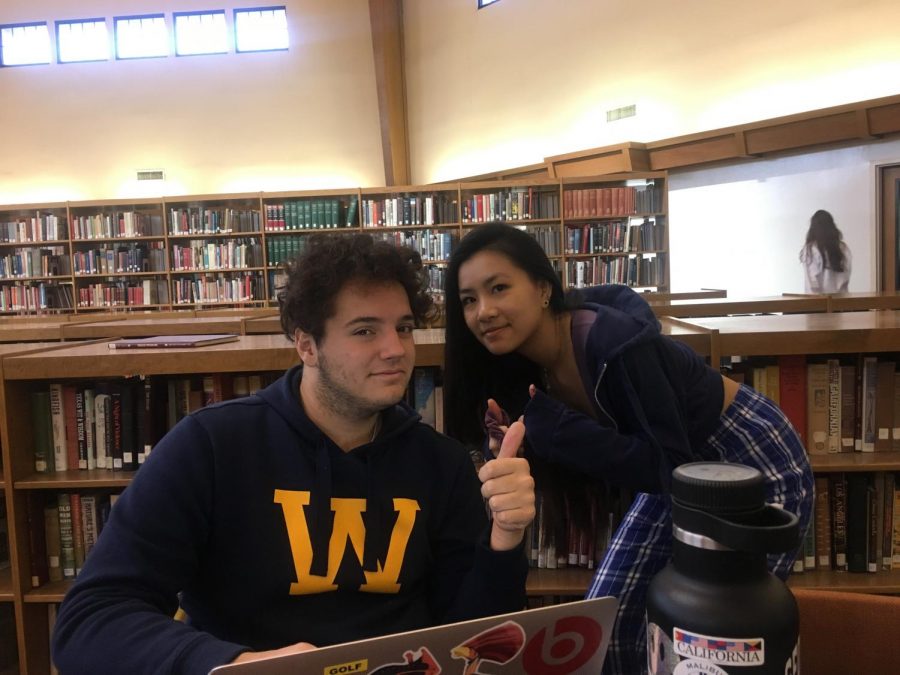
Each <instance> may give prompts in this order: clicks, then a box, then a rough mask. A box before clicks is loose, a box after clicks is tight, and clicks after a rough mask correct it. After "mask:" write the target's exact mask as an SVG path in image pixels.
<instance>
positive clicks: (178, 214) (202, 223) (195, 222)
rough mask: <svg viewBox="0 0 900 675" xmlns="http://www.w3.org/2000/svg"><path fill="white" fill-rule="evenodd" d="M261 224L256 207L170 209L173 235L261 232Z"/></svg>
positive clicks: (170, 227) (170, 225) (170, 230)
mask: <svg viewBox="0 0 900 675" xmlns="http://www.w3.org/2000/svg"><path fill="white" fill-rule="evenodd" d="M259 226H260V218H259V211H256V210H254V209H234V208H226V207H220V208H212V209H211V208H205V207H187V208H180V209H170V210H169V234H171V235H193V234H231V233H234V232H238V233H241V232H259V229H260V228H259ZM160 233H161V230H160Z"/></svg>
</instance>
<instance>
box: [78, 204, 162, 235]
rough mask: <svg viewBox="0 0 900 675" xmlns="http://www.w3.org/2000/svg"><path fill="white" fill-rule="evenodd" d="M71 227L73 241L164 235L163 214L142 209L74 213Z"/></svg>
mask: <svg viewBox="0 0 900 675" xmlns="http://www.w3.org/2000/svg"><path fill="white" fill-rule="evenodd" d="M69 229H70V233H71V237H72V240H73V241H79V240H81V241H86V240H91V239H119V238H125V237H161V236H163V225H162V216H161V215H160V214H158V213H145V212H141V211H114V212H111V213H94V214H90V215H84V216H79V215H73V216H72V222H71V223H70V228H69Z"/></svg>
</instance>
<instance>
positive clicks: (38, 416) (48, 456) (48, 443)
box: [31, 391, 53, 473]
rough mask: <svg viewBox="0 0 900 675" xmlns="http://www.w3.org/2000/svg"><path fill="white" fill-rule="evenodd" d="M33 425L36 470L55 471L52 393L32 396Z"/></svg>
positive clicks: (40, 471) (35, 393)
mask: <svg viewBox="0 0 900 675" xmlns="http://www.w3.org/2000/svg"><path fill="white" fill-rule="evenodd" d="M31 424H32V427H31V428H32V431H34V470H35V471H37V472H38V473H46V472H47V471H53V427H52V424H53V422H52V420H51V418H50V392H49V391H36V392H34V393H32V394H31Z"/></svg>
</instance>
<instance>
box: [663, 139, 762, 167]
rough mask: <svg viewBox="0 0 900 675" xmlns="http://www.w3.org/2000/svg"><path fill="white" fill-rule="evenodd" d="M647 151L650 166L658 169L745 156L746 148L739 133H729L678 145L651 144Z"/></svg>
mask: <svg viewBox="0 0 900 675" xmlns="http://www.w3.org/2000/svg"><path fill="white" fill-rule="evenodd" d="M647 152H648V153H649V156H650V168H651V169H653V170H654V171H657V170H663V169H672V168H675V167H682V166H691V165H693V164H705V163H707V162H716V161H719V160H723V159H734V158H735V157H740V156H743V154H744V149H743V145H742V141H741V140H739V138H738V136H737V134H734V133H728V134H724V135H721V136H712V137H710V138H702V139H697V140H695V141H691V142H687V143H679V144H676V145H667V146H661V147H652V146H650V147H648V149H647Z"/></svg>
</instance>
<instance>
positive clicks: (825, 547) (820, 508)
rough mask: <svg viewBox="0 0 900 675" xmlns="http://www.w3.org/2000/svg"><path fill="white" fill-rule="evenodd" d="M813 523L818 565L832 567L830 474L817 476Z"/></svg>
mask: <svg viewBox="0 0 900 675" xmlns="http://www.w3.org/2000/svg"><path fill="white" fill-rule="evenodd" d="M815 481H816V496H815V504H814V518H813V524H812V525H810V527H814V528H815V530H816V534H815V542H816V558H817V560H816V563H817V564H816V567H818V568H820V569H825V570H827V569H831V567H832V564H831V491H830V490H829V487H828V476H816V478H815Z"/></svg>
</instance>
